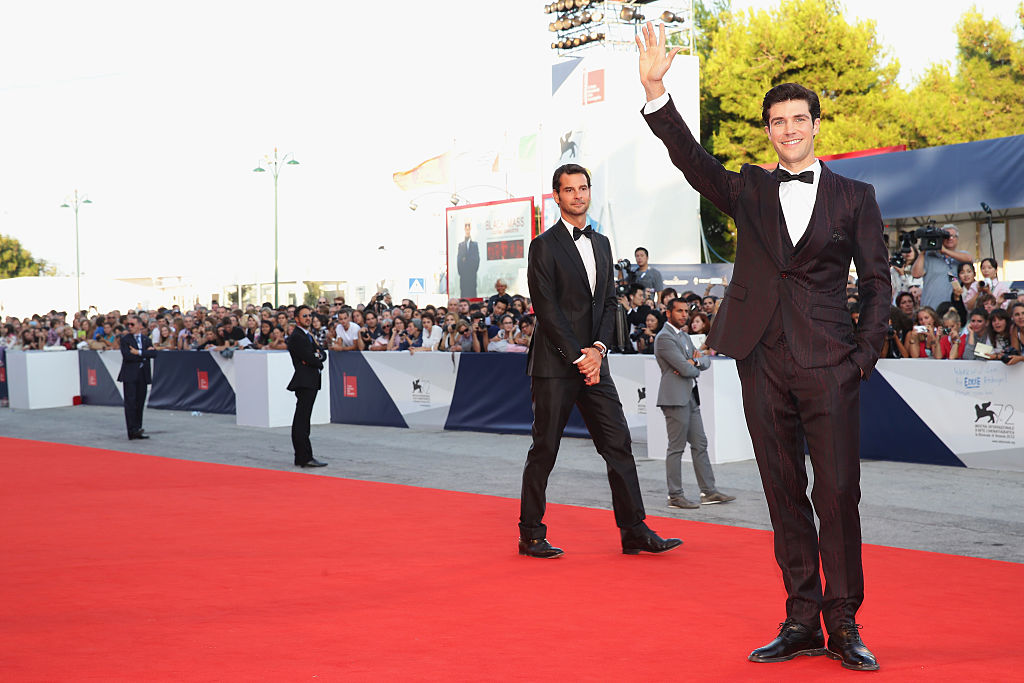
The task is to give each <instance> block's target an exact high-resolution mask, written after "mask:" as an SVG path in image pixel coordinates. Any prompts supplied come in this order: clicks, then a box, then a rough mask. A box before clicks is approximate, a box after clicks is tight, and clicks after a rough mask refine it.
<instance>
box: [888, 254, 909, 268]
mask: <svg viewBox="0 0 1024 683" xmlns="http://www.w3.org/2000/svg"><path fill="white" fill-rule="evenodd" d="M889 265H890V266H895V267H897V268H903V267H905V266H906V265H907V259H906V257H905V256H903V254H902V253H900V252H897V253H895V254H893V255H892V258H890V259H889Z"/></svg>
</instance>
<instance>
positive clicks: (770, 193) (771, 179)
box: [758, 173, 788, 269]
mask: <svg viewBox="0 0 1024 683" xmlns="http://www.w3.org/2000/svg"><path fill="white" fill-rule="evenodd" d="M759 195H760V196H759V197H758V205H759V207H760V209H761V226H762V227H763V229H764V233H763V234H762V235H760V238H761V240H762V241H763V242H764V244H765V246H766V247H767V248H768V253H769V254H771V256H772V258H773V259H774V260H775V263H776V265H778V266H779V268H780V269H781V268H783V267H784V266H785V265H786V261H787V260H788V257H787V255H786V254H784V252H783V249H782V243H783V238H782V224H781V222H780V221H779V216H781V215H782V204H780V203H779V181H778V180H776V179H775V176H773V175H771V174H770V173H769V174H768V177H767V178H765V179H764V182H763V183H761V189H760V191H759Z"/></svg>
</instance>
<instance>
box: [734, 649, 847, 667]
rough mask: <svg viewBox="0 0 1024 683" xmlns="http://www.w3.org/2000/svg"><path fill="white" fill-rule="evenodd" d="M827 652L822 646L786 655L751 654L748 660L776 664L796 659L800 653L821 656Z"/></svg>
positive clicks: (807, 655) (808, 655)
mask: <svg viewBox="0 0 1024 683" xmlns="http://www.w3.org/2000/svg"><path fill="white" fill-rule="evenodd" d="M827 654H828V650H826V649H825V648H823V647H821V648H811V649H809V650H800V651H799V652H794V653H793V654H791V655H786V656H785V657H757V656H755V655H753V654H751V655H749V656H748V657H747V661H750V662H756V663H757V664H774V663H776V662H788V661H789V660H791V659H796V658H797V657H799V656H800V655H804V656H806V657H820V656H821V655H827Z"/></svg>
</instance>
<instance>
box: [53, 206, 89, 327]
mask: <svg viewBox="0 0 1024 683" xmlns="http://www.w3.org/2000/svg"><path fill="white" fill-rule="evenodd" d="M69 201H70V202H71V203H70V204H69V203H68V202H69ZM82 204H92V200H91V199H89V197H88V196H86V195H84V194H83V195H82V196H81V197H79V196H78V190H75V194H74V198H73V199H70V200H65V201H64V203H63V204H61V205H60V208H62V209H74V211H75V290H76V301H77V304H76V305H77V306H78V310H79V311H81V310H82V259H81V251H80V250H79V248H78V207H79V206H81V205H82Z"/></svg>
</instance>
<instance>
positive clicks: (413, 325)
mask: <svg viewBox="0 0 1024 683" xmlns="http://www.w3.org/2000/svg"><path fill="white" fill-rule="evenodd" d="M405 334H406V336H407V337H409V353H412V352H414V351H419V350H420V349H422V348H423V321H422V320H421V319H419V318H413V319H412V320H410V321H409V322H408V323H407V324H406V326H405Z"/></svg>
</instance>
